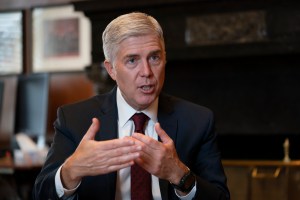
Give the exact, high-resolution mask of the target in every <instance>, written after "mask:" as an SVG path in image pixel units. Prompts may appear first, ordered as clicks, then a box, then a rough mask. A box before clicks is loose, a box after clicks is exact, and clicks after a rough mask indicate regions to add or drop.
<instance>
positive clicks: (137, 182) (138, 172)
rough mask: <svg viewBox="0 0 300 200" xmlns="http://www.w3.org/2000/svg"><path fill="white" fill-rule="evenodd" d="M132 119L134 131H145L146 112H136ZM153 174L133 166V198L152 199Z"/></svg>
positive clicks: (139, 199) (133, 199)
mask: <svg viewBox="0 0 300 200" xmlns="http://www.w3.org/2000/svg"><path fill="white" fill-rule="evenodd" d="M131 119H132V120H133V122H134V126H135V129H134V132H138V133H144V126H145V123H146V121H147V120H148V119H149V118H148V116H147V115H145V114H144V113H135V114H134V115H133V116H132V117H131ZM152 199H153V198H152V189H151V174H150V173H149V172H147V171H146V170H144V169H143V168H141V167H140V166H139V165H137V164H134V165H133V166H132V167H131V200H152Z"/></svg>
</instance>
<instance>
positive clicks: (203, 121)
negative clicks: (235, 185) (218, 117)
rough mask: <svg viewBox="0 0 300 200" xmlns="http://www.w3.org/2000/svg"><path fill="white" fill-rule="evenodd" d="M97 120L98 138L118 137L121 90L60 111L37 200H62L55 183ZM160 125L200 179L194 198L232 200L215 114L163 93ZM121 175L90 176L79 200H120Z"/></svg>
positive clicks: (168, 193) (166, 193) (163, 184)
mask: <svg viewBox="0 0 300 200" xmlns="http://www.w3.org/2000/svg"><path fill="white" fill-rule="evenodd" d="M93 117H97V118H98V119H100V123H101V125H100V131H99V133H97V135H96V138H95V139H96V140H110V139H114V138H117V137H118V124H117V118H118V111H117V104H116V88H114V89H113V90H112V91H111V92H109V93H107V94H103V95H98V96H95V97H92V98H90V99H88V100H85V101H82V102H77V103H74V104H70V105H65V106H62V107H60V108H59V109H58V118H57V120H56V121H55V123H54V127H55V136H54V141H53V143H52V145H51V147H50V150H49V153H48V156H47V159H46V162H45V165H44V167H43V169H42V171H41V172H40V174H39V175H38V177H37V179H36V182H35V185H34V188H33V198H34V199H39V200H48V199H58V197H57V195H56V190H55V184H54V177H55V173H56V171H57V169H58V168H59V167H60V166H61V165H62V164H63V162H64V161H65V160H66V158H68V157H69V156H70V155H71V154H72V153H73V152H74V151H75V149H76V147H77V145H78V144H79V142H80V141H81V139H82V137H83V135H84V134H85V133H86V131H87V130H88V128H89V126H90V125H91V120H92V118H93ZM158 121H159V122H160V124H161V126H162V128H163V129H164V130H165V131H166V132H167V134H168V135H169V136H170V137H171V138H172V139H173V141H174V144H175V147H176V150H177V153H178V156H179V158H180V159H181V161H183V162H184V163H185V164H186V165H187V166H188V167H189V168H190V169H191V170H192V171H193V172H194V173H195V174H196V175H197V193H196V196H195V198H194V199H201V200H215V199H216V200H217V199H218V200H220V199H229V191H228V188H227V186H226V177H225V174H224V170H223V167H222V164H221V159H220V152H219V151H218V148H217V146H216V134H215V131H214V121H213V114H212V112H211V111H210V110H209V109H207V108H205V107H202V106H199V105H196V104H193V103H189V102H187V101H184V100H181V99H178V98H175V97H172V96H168V95H165V94H161V95H160V97H159V107H158ZM116 174H117V173H116V172H113V173H109V174H105V175H99V176H93V177H85V178H84V179H83V180H82V182H81V185H80V187H79V188H78V190H77V192H76V193H77V195H78V197H79V199H83V200H87V199H88V200H90V199H104V200H114V199H115V189H116ZM159 184H160V189H161V193H162V198H163V199H164V200H168V199H178V198H177V197H176V194H175V192H174V189H173V188H172V186H171V185H170V184H169V182H168V181H166V180H160V182H159Z"/></svg>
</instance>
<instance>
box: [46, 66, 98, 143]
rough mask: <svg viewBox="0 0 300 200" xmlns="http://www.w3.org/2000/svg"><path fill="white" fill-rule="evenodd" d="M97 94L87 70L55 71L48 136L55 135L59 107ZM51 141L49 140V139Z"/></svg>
mask: <svg viewBox="0 0 300 200" xmlns="http://www.w3.org/2000/svg"><path fill="white" fill-rule="evenodd" d="M93 95H95V92H94V85H93V83H92V82H91V81H90V80H89V79H88V78H87V76H86V74H85V72H69V73H53V74H51V76H50V91H49V106H48V126H47V132H48V136H47V137H48V138H49V139H50V140H51V137H52V136H53V132H54V129H53V122H54V121H55V119H56V111H57V108H58V107H59V106H61V105H63V104H68V103H72V102H76V101H80V100H83V99H86V98H88V97H91V96H93ZM48 141H49V140H48Z"/></svg>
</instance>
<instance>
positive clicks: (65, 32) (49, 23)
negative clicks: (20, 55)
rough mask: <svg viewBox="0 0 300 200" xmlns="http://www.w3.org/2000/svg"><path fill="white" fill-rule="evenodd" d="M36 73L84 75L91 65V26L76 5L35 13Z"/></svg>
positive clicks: (36, 11) (34, 58)
mask: <svg viewBox="0 0 300 200" xmlns="http://www.w3.org/2000/svg"><path fill="white" fill-rule="evenodd" d="M32 55H33V59H32V60H33V69H32V71H33V72H56V71H81V70H84V68H85V67H86V66H89V65H90V64H91V24H90V20H89V19H88V18H87V17H85V16H84V14H83V13H82V12H79V11H74V7H73V5H64V6H56V7H47V8H35V9H34V10H33V54H32Z"/></svg>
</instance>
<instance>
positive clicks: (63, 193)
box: [55, 166, 81, 198]
mask: <svg viewBox="0 0 300 200" xmlns="http://www.w3.org/2000/svg"><path fill="white" fill-rule="evenodd" d="M61 168H62V166H60V167H59V168H58V170H57V172H56V174H55V189H56V193H57V195H58V197H59V198H61V197H63V196H64V197H69V196H72V195H73V194H74V193H75V191H76V190H77V188H78V187H79V185H80V183H81V182H80V183H79V184H78V185H77V186H76V187H75V188H73V189H70V190H68V189H66V188H64V186H63V184H62V182H61V179H60V173H61Z"/></svg>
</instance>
